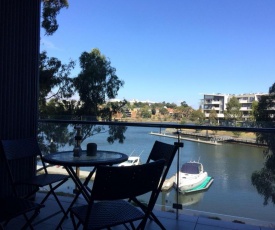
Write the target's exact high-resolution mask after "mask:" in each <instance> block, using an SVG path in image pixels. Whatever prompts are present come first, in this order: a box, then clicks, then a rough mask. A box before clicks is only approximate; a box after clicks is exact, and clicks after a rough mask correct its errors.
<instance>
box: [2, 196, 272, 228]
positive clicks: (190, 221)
mask: <svg viewBox="0 0 275 230" xmlns="http://www.w3.org/2000/svg"><path fill="white" fill-rule="evenodd" d="M42 195H43V194H41V193H37V196H36V201H37V202H39V200H41V197H42ZM59 198H60V200H61V202H62V204H63V206H64V207H65V208H67V207H68V206H69V205H70V202H71V201H72V197H67V196H59ZM83 203H84V200H83V199H81V198H79V199H78V201H77V204H79V205H80V204H83ZM45 205H46V206H45V208H43V209H41V212H40V214H39V215H38V217H36V219H35V220H34V222H33V226H34V229H43V230H44V229H47V230H52V229H56V226H57V224H58V223H59V221H60V219H61V218H62V216H63V214H62V213H57V214H56V213H55V212H56V211H58V210H59V207H58V205H57V203H56V201H55V199H54V198H53V197H50V198H49V200H48V201H46V204H45ZM154 213H155V214H156V216H157V217H158V218H159V220H160V221H161V222H162V224H163V225H164V226H165V227H166V229H167V230H179V229H184V230H222V229H227V230H230V229H234V230H268V229H275V226H271V227H261V226H260V222H259V225H257V223H256V224H255V225H254V224H253V225H250V224H242V223H234V222H229V221H223V220H215V219H209V218H207V217H200V216H196V215H188V214H180V215H179V218H178V219H176V214H175V213H172V212H162V211H157V210H156V211H155V212H154ZM23 221H24V218H23V217H18V218H16V219H14V220H12V221H10V222H9V224H8V225H7V226H6V227H5V229H6V230H16V229H21V226H22V223H23ZM272 227H273V228H272ZM62 229H63V230H71V229H73V225H72V222H71V220H70V218H68V219H66V220H65V221H64V223H63V225H62ZM80 229H81V228H80ZM112 229H114V230H119V229H124V227H123V226H118V227H115V228H112ZM155 229H160V228H159V227H158V225H156V224H155V222H153V221H150V220H148V221H147V225H146V230H155Z"/></svg>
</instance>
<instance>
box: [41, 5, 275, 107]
mask: <svg viewBox="0 0 275 230" xmlns="http://www.w3.org/2000/svg"><path fill="white" fill-rule="evenodd" d="M69 4H70V6H69V8H68V9H64V10H62V11H61V13H60V14H59V15H58V22H59V29H58V31H57V32H56V33H55V34H54V35H53V36H44V31H43V30H41V47H40V49H41V51H42V50H46V51H47V53H48V56H50V57H56V58H58V59H60V60H61V61H62V62H63V63H68V62H69V60H70V59H72V60H75V61H77V63H76V68H75V69H74V71H73V72H72V77H75V76H76V75H77V74H78V73H79V72H80V68H79V62H78V59H79V56H80V55H81V53H82V52H84V51H87V52H90V51H91V50H92V49H93V48H98V49H99V50H100V51H101V53H102V54H104V55H105V56H106V57H108V58H109V59H110V61H111V65H112V66H113V67H115V68H116V70H117V71H116V73H117V75H118V77H119V78H120V79H122V80H124V81H125V85H124V87H123V88H121V89H120V91H119V94H118V97H117V98H118V99H127V100H132V99H137V100H140V101H142V100H150V101H155V102H163V101H165V102H170V103H172V102H174V103H177V104H179V103H180V102H182V101H186V102H187V104H188V105H190V106H192V107H193V108H198V107H199V103H200V99H202V97H203V94H204V93H230V94H240V93H256V92H263V93H266V92H268V89H269V87H270V86H271V85H272V84H273V83H274V82H275V14H274V11H275V1H274V0H188V1H187V0H169V1H168V0H139V1H131V0H124V1H123V0H116V1H110V0H109V1H106V0H69Z"/></svg>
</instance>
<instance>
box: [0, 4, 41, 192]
mask: <svg viewBox="0 0 275 230" xmlns="http://www.w3.org/2000/svg"><path fill="white" fill-rule="evenodd" d="M0 25H1V30H0V50H1V52H0V111H1V112H0V139H16V138H25V137H35V136H36V133H37V92H38V60H39V59H38V58H39V42H40V0H24V1H22V0H1V1H0ZM2 156H3V151H2V148H0V187H1V192H4V190H5V189H3V188H7V186H6V184H7V183H8V181H7V175H6V174H5V167H4V165H3V160H2ZM31 164H32V165H33V162H22V163H19V164H18V166H20V167H19V168H20V170H21V171H22V176H26V175H27V174H33V173H34V172H33V170H31V169H30V168H31V167H29V165H31ZM23 165H24V166H25V167H23ZM21 166H22V167H21ZM19 175H20V172H19ZM1 192H0V195H1Z"/></svg>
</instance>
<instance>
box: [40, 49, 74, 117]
mask: <svg viewBox="0 0 275 230" xmlns="http://www.w3.org/2000/svg"><path fill="white" fill-rule="evenodd" d="M74 66H75V62H74V61H70V62H69V64H62V63H61V61H60V60H58V59H57V58H49V57H48V56H47V53H46V52H45V51H44V52H42V53H41V54H40V59H39V111H40V114H42V115H43V114H45V113H46V114H48V111H46V107H45V106H46V101H47V100H49V99H51V98H56V99H61V98H69V97H71V96H72V95H73V93H74V91H73V88H74V87H73V82H72V79H71V78H70V74H71V70H72V69H73V68H74Z"/></svg>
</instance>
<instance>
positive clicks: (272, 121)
mask: <svg viewBox="0 0 275 230" xmlns="http://www.w3.org/2000/svg"><path fill="white" fill-rule="evenodd" d="M274 108H275V83H274V84H273V85H272V86H271V87H270V88H269V95H267V96H262V97H261V99H260V100H259V103H258V106H257V108H256V109H255V111H254V117H255V119H256V124H257V125H258V126H259V127H261V128H275V116H274V115H275V110H274ZM256 137H257V142H258V143H262V144H266V145H267V149H266V150H265V151H264V157H265V163H264V167H263V168H262V169H261V170H259V171H255V172H254V173H253V174H252V177H251V181H252V184H253V186H255V187H256V189H257V191H258V193H259V194H261V195H262V196H263V197H264V205H266V204H268V202H269V201H271V202H273V204H275V187H274V184H275V136H274V133H257V134H256Z"/></svg>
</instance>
